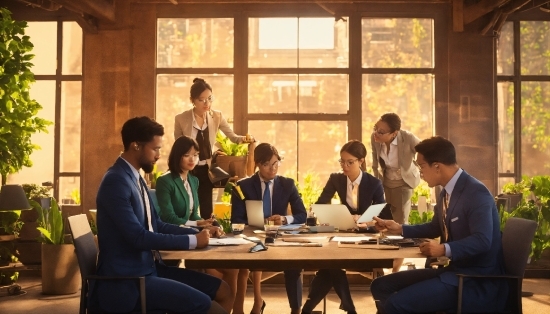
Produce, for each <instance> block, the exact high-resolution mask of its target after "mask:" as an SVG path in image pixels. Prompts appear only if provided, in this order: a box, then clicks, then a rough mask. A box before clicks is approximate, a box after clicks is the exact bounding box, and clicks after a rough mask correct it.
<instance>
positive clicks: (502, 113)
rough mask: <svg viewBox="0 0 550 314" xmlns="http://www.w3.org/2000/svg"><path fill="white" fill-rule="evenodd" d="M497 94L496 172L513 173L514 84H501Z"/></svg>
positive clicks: (498, 86)
mask: <svg viewBox="0 0 550 314" xmlns="http://www.w3.org/2000/svg"><path fill="white" fill-rule="evenodd" d="M497 94H498V136H499V140H498V161H499V162H498V172H499V173H515V169H514V84H513V83H510V82H501V83H498V85H497Z"/></svg>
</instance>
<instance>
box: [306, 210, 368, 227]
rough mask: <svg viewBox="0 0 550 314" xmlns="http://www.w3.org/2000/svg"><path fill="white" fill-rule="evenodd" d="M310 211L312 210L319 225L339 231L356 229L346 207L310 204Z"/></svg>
mask: <svg viewBox="0 0 550 314" xmlns="http://www.w3.org/2000/svg"><path fill="white" fill-rule="evenodd" d="M311 210H313V212H314V213H315V216H317V220H318V222H319V224H328V225H330V226H334V227H337V228H338V229H340V230H348V229H353V228H355V227H357V225H356V224H355V221H354V220H353V216H352V215H351V214H350V212H349V210H348V208H347V207H346V205H343V204H312V205H311Z"/></svg>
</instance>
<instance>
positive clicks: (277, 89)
mask: <svg viewBox="0 0 550 314" xmlns="http://www.w3.org/2000/svg"><path fill="white" fill-rule="evenodd" d="M296 85H298V86H299V87H300V88H299V90H298V93H299V94H298V95H296V92H297V89H296ZM348 86H349V80H348V76H347V75H346V74H334V75H331V74H323V75H299V76H298V75H296V74H277V75H263V74H251V75H249V76H248V111H249V112H250V113H297V112H299V113H347V111H348V108H349V101H348V100H349V97H348V90H349V88H348ZM297 97H298V99H297ZM297 100H298V104H299V108H297V107H298V106H297V104H296V101H297Z"/></svg>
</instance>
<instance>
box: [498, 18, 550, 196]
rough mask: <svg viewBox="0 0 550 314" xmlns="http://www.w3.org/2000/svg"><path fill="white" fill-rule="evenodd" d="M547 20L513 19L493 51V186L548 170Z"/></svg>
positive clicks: (549, 81) (549, 55)
mask: <svg viewBox="0 0 550 314" xmlns="http://www.w3.org/2000/svg"><path fill="white" fill-rule="evenodd" d="M549 31H550V23H549V22H545V21H513V22H507V23H506V24H505V25H504V27H503V28H502V32H501V35H500V38H499V41H498V51H497V75H498V84H497V96H498V122H499V143H498V148H499V149H498V151H499V190H500V189H501V188H502V185H503V184H505V183H508V182H514V181H517V180H520V179H521V176H522V175H529V176H533V175H540V174H545V173H548V172H549V171H550V115H549V114H548V112H550V92H549V88H550V45H549V39H550V37H549V35H548V33H549Z"/></svg>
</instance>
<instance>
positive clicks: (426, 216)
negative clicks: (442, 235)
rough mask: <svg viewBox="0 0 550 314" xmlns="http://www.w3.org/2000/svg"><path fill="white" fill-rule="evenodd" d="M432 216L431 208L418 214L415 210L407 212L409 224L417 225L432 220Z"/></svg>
mask: <svg viewBox="0 0 550 314" xmlns="http://www.w3.org/2000/svg"><path fill="white" fill-rule="evenodd" d="M433 217H434V212H433V210H429V211H425V212H423V213H422V214H420V213H419V212H418V211H417V210H411V212H410V214H409V225H419V224H423V223H427V222H430V221H432V219H433Z"/></svg>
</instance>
